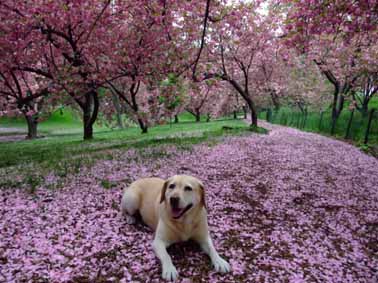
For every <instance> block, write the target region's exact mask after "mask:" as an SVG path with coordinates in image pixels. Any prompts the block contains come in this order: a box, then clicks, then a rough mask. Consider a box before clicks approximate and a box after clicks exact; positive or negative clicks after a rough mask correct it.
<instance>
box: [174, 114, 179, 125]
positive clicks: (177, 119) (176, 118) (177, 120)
mask: <svg viewBox="0 0 378 283" xmlns="http://www.w3.org/2000/svg"><path fill="white" fill-rule="evenodd" d="M178 122H179V117H178V115H177V114H176V115H175V124H177V123H178Z"/></svg>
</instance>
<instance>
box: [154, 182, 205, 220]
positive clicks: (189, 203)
mask: <svg viewBox="0 0 378 283" xmlns="http://www.w3.org/2000/svg"><path fill="white" fill-rule="evenodd" d="M164 201H165V202H166V205H167V206H169V208H170V212H171V214H172V217H173V218H174V219H179V218H181V217H182V216H183V215H185V214H187V213H189V212H190V211H191V210H192V209H193V208H198V207H200V206H203V207H205V208H206V204H205V191H204V187H203V184H202V182H201V181H200V180H198V179H197V178H195V177H192V176H187V175H175V176H173V177H171V178H169V179H168V180H166V181H165V183H164V186H163V189H162V191H161V198H160V202H161V203H162V202H164Z"/></svg>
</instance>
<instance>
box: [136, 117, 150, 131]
mask: <svg viewBox="0 0 378 283" xmlns="http://www.w3.org/2000/svg"><path fill="white" fill-rule="evenodd" d="M138 124H139V127H140V129H141V130H142V134H147V132H148V127H147V125H146V124H145V123H144V122H143V120H142V119H141V118H138Z"/></svg>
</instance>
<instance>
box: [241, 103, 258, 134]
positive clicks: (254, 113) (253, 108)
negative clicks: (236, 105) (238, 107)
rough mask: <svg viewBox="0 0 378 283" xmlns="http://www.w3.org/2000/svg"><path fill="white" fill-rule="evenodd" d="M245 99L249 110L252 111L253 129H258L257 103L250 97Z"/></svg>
mask: <svg viewBox="0 0 378 283" xmlns="http://www.w3.org/2000/svg"><path fill="white" fill-rule="evenodd" d="M244 99H245V100H246V102H247V105H248V108H249V110H251V127H257V109H256V105H255V103H254V102H253V101H252V99H250V98H249V97H248V96H245V97H244Z"/></svg>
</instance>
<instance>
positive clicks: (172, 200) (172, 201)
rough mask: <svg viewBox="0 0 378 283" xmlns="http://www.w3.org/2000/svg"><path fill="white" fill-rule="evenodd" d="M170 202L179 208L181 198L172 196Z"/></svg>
mask: <svg viewBox="0 0 378 283" xmlns="http://www.w3.org/2000/svg"><path fill="white" fill-rule="evenodd" d="M170 202H171V206H172V207H173V208H178V206H179V202H180V199H179V198H178V197H171V198H170Z"/></svg>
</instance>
